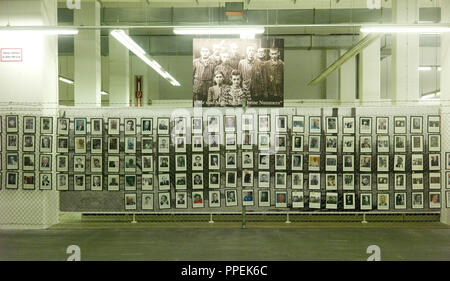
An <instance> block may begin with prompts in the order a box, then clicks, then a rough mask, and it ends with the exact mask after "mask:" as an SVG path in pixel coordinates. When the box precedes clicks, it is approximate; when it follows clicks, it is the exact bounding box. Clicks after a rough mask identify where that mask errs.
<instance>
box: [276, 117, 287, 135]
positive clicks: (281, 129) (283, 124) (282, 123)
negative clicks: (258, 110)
mask: <svg viewBox="0 0 450 281" xmlns="http://www.w3.org/2000/svg"><path fill="white" fill-rule="evenodd" d="M287 128H288V118H287V115H276V116H275V132H277V133H286V132H287Z"/></svg>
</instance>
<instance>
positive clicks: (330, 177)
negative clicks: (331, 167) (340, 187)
mask: <svg viewBox="0 0 450 281" xmlns="http://www.w3.org/2000/svg"><path fill="white" fill-rule="evenodd" d="M325 178H326V185H325V188H326V190H337V174H326V175H325Z"/></svg>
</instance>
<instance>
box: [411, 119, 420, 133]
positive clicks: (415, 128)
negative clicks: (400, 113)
mask: <svg viewBox="0 0 450 281" xmlns="http://www.w3.org/2000/svg"><path fill="white" fill-rule="evenodd" d="M409 125H410V128H409V132H410V133H411V134H422V133H423V116H411V117H410V121H409Z"/></svg>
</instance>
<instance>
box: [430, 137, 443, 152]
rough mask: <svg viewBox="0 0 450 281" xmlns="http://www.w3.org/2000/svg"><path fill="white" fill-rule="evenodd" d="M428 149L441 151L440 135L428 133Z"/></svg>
mask: <svg viewBox="0 0 450 281" xmlns="http://www.w3.org/2000/svg"><path fill="white" fill-rule="evenodd" d="M428 151H430V152H437V151H441V136H440V135H428Z"/></svg>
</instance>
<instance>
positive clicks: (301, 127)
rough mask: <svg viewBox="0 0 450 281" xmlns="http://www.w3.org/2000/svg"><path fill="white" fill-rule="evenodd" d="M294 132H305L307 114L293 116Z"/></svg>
mask: <svg viewBox="0 0 450 281" xmlns="http://www.w3.org/2000/svg"><path fill="white" fill-rule="evenodd" d="M292 132H293V133H304V132H305V116H303V115H293V116H292Z"/></svg>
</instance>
